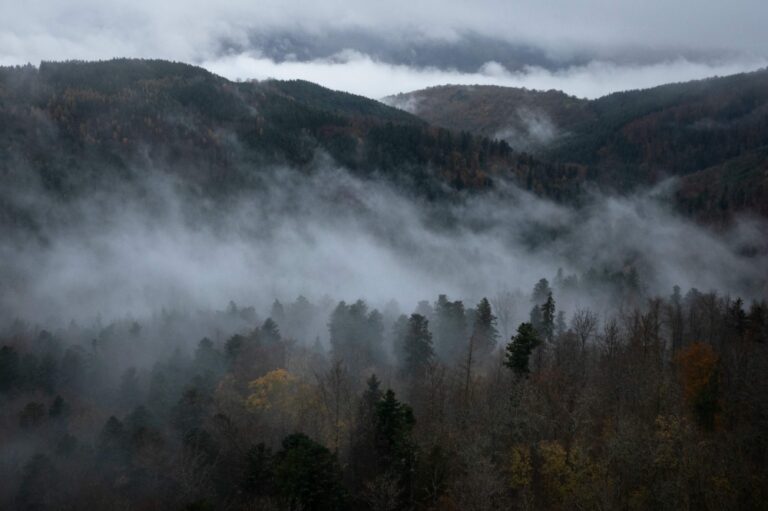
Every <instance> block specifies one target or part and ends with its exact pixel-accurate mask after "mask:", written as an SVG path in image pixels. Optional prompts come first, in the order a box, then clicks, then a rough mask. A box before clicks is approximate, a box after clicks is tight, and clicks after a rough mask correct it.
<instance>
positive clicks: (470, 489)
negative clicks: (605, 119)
mask: <svg viewBox="0 0 768 511" xmlns="http://www.w3.org/2000/svg"><path fill="white" fill-rule="evenodd" d="M755 76H757V77H758V78H759V77H760V76H762V75H759V74H758V75H755ZM753 78H754V76H753V77H751V78H750V77H749V76H746V78H745V77H740V78H738V77H737V78H732V79H731V80H733V83H731V82H728V83H729V84H732V85H733V86H734V87H736V85H739V84H742V85H743V83H747V82H748V83H752V82H751V81H750V80H752V79H753ZM712 83H719V82H711V83H710V82H702V83H701V84H699V86H698V87H700V88H701V90H702V91H703V92H702V94H703V96H701V97H705V96H706V94H707V91H708V90H709V89H710V86H711V85H712ZM734 84H735V85H734ZM670 87H671V88H669V89H659V90H657V91H655V92H652V93H644V92H637V93H627V94H624V95H617V96H611V97H609V98H612V99H606V100H605V101H603V100H600V101H603V102H601V103H600V104H601V105H603V104H604V105H605V108H606V110H607V111H615V110H614V109H613V107H611V105H610V103H611V102H618V103H619V104H620V105H623V106H621V108H619V110H621V109H625V110H626V111H627V112H631V113H632V115H629V114H627V116H623V117H621V119H619V120H617V121H616V124H612V125H611V128H610V129H611V130H612V131H611V133H613V135H611V137H612V138H611V137H609V138H610V140H611V141H612V142H611V144H607V145H606V144H604V143H603V142H604V137H603V135H605V132H604V131H601V129H602V128H600V129H598V128H599V127H600V126H593V125H590V126H591V127H589V128H585V130H586V131H584V132H581V135H578V134H576V133H575V132H574V136H581V137H587V135H589V136H590V137H592V138H591V139H590V140H592V142H594V143H593V144H592V145H589V144H587V143H586V142H584V144H581V143H580V145H579V148H581V149H583V151H585V152H584V154H583V155H582V156H583V158H582V157H581V156H579V157H577V155H576V154H575V153H570V154H571V156H569V157H568V158H563V159H558V158H554V157H552V158H550V157H546V156H544V153H536V156H533V155H531V154H528V153H524V152H520V151H518V150H516V149H515V148H513V147H512V146H511V145H510V144H509V143H507V142H506V141H504V140H501V139H499V138H497V137H492V136H486V135H483V134H482V133H481V134H477V133H475V134H472V133H470V132H469V131H460V130H459V131H456V130H454V131H452V130H450V129H447V128H445V127H437V126H433V125H431V124H428V123H427V122H425V121H424V120H422V119H420V118H418V117H416V116H414V115H411V114H409V113H407V112H404V111H402V110H398V109H396V108H392V107H389V106H386V105H384V104H382V103H379V102H376V101H372V100H369V99H366V98H362V97H359V96H354V95H351V94H347V93H342V92H336V91H331V90H328V89H325V88H323V87H320V86H317V85H314V84H312V83H309V82H304V81H275V80H266V81H261V82H233V81H228V80H226V79H224V78H221V77H218V76H216V75H213V74H211V73H209V72H207V71H205V70H203V69H201V68H198V67H194V66H189V65H186V64H181V63H173V62H167V61H154V60H132V59H119V60H112V61H103V62H79V61H74V62H62V63H56V62H43V63H41V64H40V66H39V67H34V66H22V67H3V68H0V176H2V179H3V186H2V187H0V260H2V264H0V509H19V510H30V511H31V510H35V511H37V510H49V509H50V510H76V509H114V510H123V509H124V510H129V509H130V510H134V509H136V510H161V509H162V510H167V509H172V510H189V511H192V510H197V511H203V510H233V511H234V510H257V509H258V510H261V509H265V510H286V511H299V510H308V511H309V510H317V511H321V510H350V511H351V510H371V511H386V510H391V511H399V510H403V511H405V510H448V511H450V510H457V511H458V510H470V511H471V510H478V511H479V510H490V509H536V510H569V509H590V510H591V509H596V510H600V509H622V510H640V509H670V510H672V509H674V510H677V509H689V510H712V511H714V510H723V509H738V510H741V509H766V508H767V506H768V443H767V437H766V434H765V432H766V431H768V303H766V299H767V298H768V272H767V271H766V268H768V239H767V238H766V237H765V235H764V234H765V232H766V223H765V221H764V219H762V218H760V216H759V215H755V216H753V217H748V216H741V215H740V214H739V213H740V212H743V211H749V212H752V213H760V212H762V210H761V209H760V208H759V207H754V208H753V207H752V206H755V203H754V201H753V202H749V201H752V199H751V198H750V199H749V201H747V202H749V204H747V202H745V203H744V204H742V205H745V206H744V208H742V205H738V204H736V203H734V202H733V201H732V200H731V194H738V193H741V192H739V190H742V189H743V188H742V185H743V184H744V183H746V182H747V181H748V180H750V179H753V178H754V179H757V181H755V182H756V183H758V184H759V179H764V178H760V177H759V176H758V175H757V174H759V172H762V171H760V170H759V169H760V168H761V167H760V165H761V162H762V161H763V158H764V156H765V151H764V147H763V146H761V145H760V144H761V142H760V140H758V138H759V133H762V132H759V131H758V132H755V133H757V134H758V135H755V136H752V135H750V136H747V135H748V134H749V133H751V132H750V131H749V130H748V129H746V128H745V129H743V130H742V129H741V128H740V127H739V126H741V124H742V121H743V123H747V121H749V122H752V121H754V122H755V124H751V125H750V126H753V127H754V126H758V125H760V126H762V124H760V123H761V122H764V121H763V120H761V119H763V118H762V117H761V115H762V113H761V112H762V110H761V109H760V108H762V107H760V106H759V105H758V103H759V101H758V99H756V97H757V96H755V97H752V96H750V95H748V94H746V93H745V92H744V91H743V90H742V89H736V88H734V90H736V91H741V92H737V93H734V94H741V95H743V96H744V97H746V98H747V99H745V100H744V101H745V103H744V105H742V107H740V108H741V109H738V108H736V109H731V110H729V111H731V113H732V114H733V115H732V116H731V117H733V118H736V117H738V118H741V117H745V119H743V120H742V121H739V122H736V124H738V125H739V126H736V127H735V128H734V130H733V131H732V132H731V131H729V133H731V135H732V136H731V137H730V138H728V137H726V138H725V139H722V140H725V141H726V142H724V144H725V145H718V144H719V143H720V142H721V141H722V140H721V139H720V138H716V139H713V138H711V137H710V138H707V137H708V136H709V135H707V136H704V135H702V137H703V138H701V139H698V138H697V139H696V141H697V142H696V144H698V145H696V147H697V148H698V149H696V150H695V151H694V150H693V149H691V150H690V151H688V152H685V151H684V152H683V153H682V154H685V155H687V156H690V157H691V158H692V159H693V160H696V161H697V162H703V163H702V165H704V164H706V165H711V166H710V167H709V168H708V169H707V170H704V171H701V172H702V173H703V174H701V175H704V174H706V175H707V176H709V178H711V179H712V180H713V182H715V181H717V180H719V179H725V178H726V177H727V180H728V183H726V184H728V189H727V190H728V192H727V193H725V192H724V191H723V190H724V189H721V188H719V186H720V185H719V184H717V186H713V187H709V188H708V187H707V186H704V184H703V183H704V182H703V181H701V180H698V179H693V178H692V176H696V175H697V174H699V171H698V170H697V171H694V169H693V168H692V167H691V168H688V167H686V168H684V169H683V168H681V170H680V172H679V173H678V174H679V175H680V181H679V183H678V184H680V183H682V184H683V186H677V187H671V186H663V185H662V186H657V187H649V188H647V189H646V188H642V187H639V188H631V189H629V188H628V189H625V190H623V191H622V193H610V188H611V186H610V179H606V176H610V174H609V173H606V168H607V167H606V168H604V167H603V166H602V163H601V162H600V161H599V160H600V158H601V157H602V156H606V158H608V156H610V155H613V156H615V157H616V158H617V159H619V160H621V161H625V162H628V163H627V165H630V164H631V165H635V164H640V165H641V166H642V163H638V162H640V161H641V160H642V159H643V158H645V156H643V157H641V156H637V159H633V158H632V157H631V154H635V153H634V152H632V151H634V149H632V150H630V149H631V148H630V149H627V148H626V147H625V146H621V143H620V142H616V140H619V139H620V138H621V137H623V136H624V135H627V134H628V133H631V134H632V136H633V137H636V138H637V140H638V141H639V142H638V143H639V144H641V145H642V144H646V145H645V146H644V147H646V148H647V149H648V150H649V151H650V153H653V154H658V155H660V156H659V159H660V160H659V161H661V160H663V159H665V158H667V156H668V154H667V153H666V152H664V151H662V152H658V151H657V150H656V149H654V147H655V142H653V140H656V139H655V138H654V137H655V133H657V128H658V126H657V125H656V124H654V123H653V122H651V121H650V120H649V121H648V124H645V125H644V126H646V127H647V128H648V131H642V130H640V128H637V129H638V130H640V131H636V130H629V128H627V129H624V128H622V126H624V127H626V126H629V125H630V124H631V125H632V126H636V127H637V126H639V124H634V121H632V122H630V124H626V123H627V122H629V121H628V119H629V118H630V117H631V118H632V119H635V118H636V116H635V113H637V112H640V111H642V112H640V113H641V114H643V115H651V114H650V110H654V109H655V107H653V106H650V107H649V106H648V104H647V103H646V102H645V99H643V98H646V97H647V96H646V94H651V95H661V96H665V95H667V94H669V98H668V101H667V100H665V101H667V103H669V105H667V106H668V107H669V108H672V109H673V110H674V109H675V108H678V107H674V106H670V105H672V104H677V103H675V101H677V100H679V99H680V97H682V96H679V95H676V93H675V94H672V92H674V91H678V90H682V91H687V90H688V88H690V87H694V88H695V87H696V86H691V85H687V86H686V85H685V84H683V85H675V86H670ZM665 91H666V92H665ZM670 91H671V92H670ZM686 94H687V92H686ZM755 94H757V92H755ZM683 96H685V94H683ZM563 97H564V96H563V95H561V94H559V93H551V94H550V93H548V94H547V101H550V100H551V101H552V102H553V104H555V103H558V102H559V101H560V100H561V99H562V98H563ZM685 97H688V96H685ZM697 97H698V96H697ZM749 98H752V99H749ZM748 100H749V101H748ZM753 100H754V101H753ZM568 101H569V103H568V104H569V105H570V104H571V103H570V101H571V100H570V99H569V100H568ZM702 101H704V100H702ZM651 103H653V104H654V105H655V104H656V103H654V102H653V101H652V102H651ZM577 104H580V103H579V102H578V101H576V100H573V105H577ZM681 104H685V105H688V104H689V103H685V102H683V103H681ZM729 104H730V103H729ZM627 105H630V106H631V108H630V106H627ZM632 105H634V106H632ZM678 106H679V105H678ZM721 106H722V105H720V104H719V103H717V104H713V105H712V108H713V109H715V110H717V109H719V108H720V107H721ZM731 106H732V105H731ZM568 108H570V107H568ZM574 108H577V107H576V106H574ZM578 108H581V107H578ZM590 108H592V107H590ZM617 108H618V107H617ZM679 108H680V109H682V110H680V112H678V113H680V115H683V114H685V112H688V114H690V115H693V113H691V112H694V113H695V111H698V110H697V108H698V107H691V106H686V107H682V106H679ZM729 108H730V107H729ZM734 108H735V107H734ZM749 109H752V111H753V112H754V114H753V115H752V116H751V117H750V116H749V115H747V114H746V111H747V110H749ZM622 111H623V110H622ZM654 111H655V110H654ZM675 111H676V112H677V110H675ZM643 112H644V113H643ZM670 112H671V110H667V109H666V107H665V109H664V110H660V111H658V112H657V116H656V117H653V119H656V120H657V121H658V123H660V124H661V125H666V123H670V122H673V121H672V120H670V119H671V117H670V116H672V117H674V116H673V115H672V113H670ZM688 114H686V115H688ZM601 115H602V114H601ZM606 115H607V114H606ZM638 115H639V114H638ZM729 115H731V114H729ZM575 117H579V115H575ZM731 117H729V119H730V118H731ZM746 117H749V119H746ZM590 119H591V120H590ZM686 119H688V117H686ZM582 121H584V122H586V123H588V122H592V121H594V119H593V118H592V117H590V118H589V119H587V120H585V119H581V120H580V121H579V122H582ZM654 122H655V121H654ZM675 122H677V121H675ZM680 122H682V121H680ZM686 122H687V121H686ZM734 122H735V121H734ZM574 123H576V121H575V120H574ZM744 125H745V126H746V124H744ZM573 126H576V124H573ZM606 126H607V125H606ZM603 127H604V126H603ZM651 128H653V129H651ZM606 129H607V128H606ZM683 131H684V133H683V135H680V137H682V138H680V139H674V137H672V138H669V140H670V141H671V142H670V143H672V141H674V144H676V145H675V147H678V148H679V147H683V146H685V147H689V148H690V147H693V146H691V145H690V144H691V143H692V142H691V139H690V138H689V137H688V135H686V133H688V131H687V130H683ZM601 137H602V138H601ZM750 137H752V138H750ZM587 138H589V137H587ZM584 140H586V138H584ZM649 141H650V142H649ZM614 142H615V144H614ZM716 142H717V143H716ZM563 143H564V144H565V142H563ZM740 144H741V145H740ZM731 145H733V147H735V146H737V145H740V147H742V149H743V151H741V152H739V153H738V154H732V153H731V152H729V151H730V149H728V150H727V151H726V148H725V146H729V147H730V146H731ZM614 146H615V147H618V146H621V147H624V149H626V150H627V151H629V152H627V153H626V154H624V153H623V152H621V150H619V149H615V147H614ZM559 147H560V149H561V150H563V151H566V149H567V147H566V145H563V146H559ZM612 148H614V149H615V150H614V149H612ZM552 151H554V149H552ZM670 151H672V153H670V154H677V152H676V150H674V151H673V150H672V149H670ZM722 151H725V153H723V152H722ZM630 153H631V154H630ZM650 153H648V154H650ZM715 153H717V154H715ZM721 153H722V154H721ZM726 153H727V154H726ZM549 154H554V152H553V153H549ZM665 155H667V156H665ZM697 155H698V156H697ZM708 155H710V156H711V155H715V156H717V157H714V156H713V157H712V158H709V156H708ZM718 155H719V156H718ZM646 156H647V155H646ZM720 156H723V158H725V157H726V156H727V158H728V159H727V160H725V161H722V158H720ZM699 157H700V158H699ZM566 161H567V162H569V163H564V162H566ZM606 161H608V160H606ZM665 161H668V158H667V160H665ZM571 162H572V163H571ZM681 165H682V163H681ZM611 168H613V169H614V170H616V171H617V172H619V173H621V172H623V171H624V170H626V169H625V168H620V167H611ZM633 168H634V167H633ZM756 169H758V170H756ZM744 176H746V177H744ZM756 176H757V177H756ZM758 178H759V179H758ZM687 179H691V181H690V182H687V181H686V180H687ZM745 179H746V180H747V181H745ZM637 181H638V182H639V181H642V179H638V180H637ZM749 182H750V183H751V182H752V181H749ZM614 184H615V182H614ZM645 184H648V185H649V186H650V184H651V183H645ZM604 185H605V186H604ZM761 190H762V189H761V188H760V187H759V186H757V185H755V186H753V187H751V188H750V189H749V193H750V194H754V195H744V197H745V200H747V198H748V197H752V198H754V197H757V196H759V195H760V194H762V193H763V192H762V191H761ZM744 193H745V194H746V193H747V192H744ZM675 199H677V202H675ZM686 201H687V202H686ZM681 204H688V206H687V208H688V209H687V210H686V212H688V213H689V214H690V215H691V216H693V218H695V219H696V221H693V220H691V218H690V217H686V216H684V215H680V214H679V208H680V206H681ZM739 204H741V203H739ZM737 206H738V207H737ZM747 206H748V207H747ZM675 207H677V208H678V210H676V209H675ZM712 208H715V209H716V211H719V212H720V213H721V214H717V215H714V214H712V215H710V212H711V210H712ZM683 209H686V208H683ZM725 219H727V222H723V220H725ZM698 221H703V222H700V223H697V222H698ZM710 221H714V222H715V223H717V229H711V228H710V227H711V224H710V223H707V222H710ZM721 222H722V223H721ZM702 223H704V225H702Z"/></svg>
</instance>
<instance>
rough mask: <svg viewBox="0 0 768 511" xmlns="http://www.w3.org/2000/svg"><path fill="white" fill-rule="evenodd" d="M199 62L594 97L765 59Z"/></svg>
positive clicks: (355, 86)
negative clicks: (466, 67) (423, 64)
mask: <svg viewBox="0 0 768 511" xmlns="http://www.w3.org/2000/svg"><path fill="white" fill-rule="evenodd" d="M202 66H203V67H205V68H207V69H209V70H211V71H212V72H214V73H217V74H220V75H222V76H225V77H227V78H229V79H232V80H237V79H241V80H247V79H258V80H262V79H266V78H277V79H283V80H286V79H303V80H309V81H311V82H315V83H319V84H320V85H323V86H325V87H329V88H331V89H337V90H344V91H348V92H352V93H355V94H360V95H362V96H368V97H371V98H382V97H384V96H388V95H391V94H396V93H398V92H406V91H412V90H417V89H423V88H425V87H431V86H434V85H443V84H447V83H450V84H458V85H503V86H508V87H526V88H529V89H540V90H549V89H558V90H562V91H564V92H566V93H568V94H571V95H574V96H578V97H585V98H596V97H600V96H603V95H605V94H609V93H611V92H616V91H621V90H629V89H638V88H646V87H653V86H655V85H660V84H663V83H670V82H681V81H688V80H695V79H700V78H706V77H710V76H716V75H719V76H723V75H729V74H733V73H739V72H743V71H751V70H755V69H760V68H762V67H766V66H768V59H765V58H751V59H738V60H735V61H729V62H721V63H714V64H707V63H697V62H690V61H688V60H685V59H675V60H669V61H664V62H659V63H656V64H649V65H638V66H632V65H617V64H613V63H609V62H600V61H594V62H591V63H589V64H587V65H583V66H573V67H569V68H566V69H563V70H560V71H549V70H547V69H543V68H540V67H530V66H529V67H526V68H525V69H524V70H522V71H519V72H512V71H509V70H507V69H505V68H504V67H503V66H501V65H500V64H498V63H495V62H489V63H487V64H486V65H485V66H483V67H482V68H480V69H479V70H478V71H477V72H475V73H460V72H458V71H455V70H444V69H437V68H423V69H419V68H413V67H409V66H404V65H393V64H387V63H383V62H377V61H375V60H373V59H371V58H370V57H368V56H367V55H363V54H360V53H357V52H354V51H348V52H345V53H343V54H339V55H337V56H336V57H335V58H333V59H324V60H315V61H311V62H281V63H278V62H274V61H272V60H270V59H267V58H263V57H260V56H258V55H252V54H238V55H232V56H228V57H224V58H220V59H214V60H208V61H205V62H203V63H202Z"/></svg>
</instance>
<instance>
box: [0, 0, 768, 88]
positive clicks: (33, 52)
mask: <svg viewBox="0 0 768 511" xmlns="http://www.w3.org/2000/svg"><path fill="white" fill-rule="evenodd" d="M767 17H768V6H766V4H765V2H761V1H756V0H740V1H735V2H730V3H729V4H728V5H727V6H723V5H721V4H720V3H719V2H714V1H708V2H694V1H692V0H686V1H680V2H673V3H669V2H661V1H660V0H653V1H649V2H631V3H630V2H608V1H596V0H580V1H578V2H565V1H558V2H536V1H533V0H525V1H517V2H507V1H498V0H494V1H491V0H484V1H478V2H463V1H461V2H459V1H453V2H437V1H433V0H427V1H424V2H406V1H401V0H394V1H390V2H372V1H363V2H349V1H341V0H335V1H329V2H314V3H307V2H298V1H294V0H289V1H285V0H282V1H276V0H263V1H259V2H252V1H245V0H234V1H225V2H218V3H215V4H214V3H213V2H203V1H199V0H196V1H187V2H176V1H173V0H171V1H169V2H160V3H158V2H149V1H148V0H135V1H132V2H126V1H113V2H96V1H94V0H73V1H71V2H56V1H53V0H32V1H30V2H24V3H18V2H4V3H3V6H2V7H0V64H21V63H25V62H28V61H31V62H33V63H36V62H38V61H39V60H45V59H48V60H57V59H68V58H78V59H98V58H111V57H116V56H134V57H155V58H169V59H176V60H182V61H186V62H192V63H204V64H205V65H206V67H209V68H211V69H212V70H214V71H218V72H221V73H223V74H224V75H225V76H227V77H230V78H265V77H267V76H281V77H284V76H288V75H290V76H291V77H301V78H306V79H310V80H314V81H319V82H321V83H323V84H325V85H328V86H331V87H334V88H339V89H346V90H352V91H354V92H358V93H362V94H365V95H368V96H371V97H380V96H383V95H386V94H391V93H394V92H401V91H404V90H410V89H412V88H417V87H421V86H425V85H435V84H438V83H445V82H448V81H452V82H459V83H474V82H476V83H500V84H507V85H524V86H530V87H536V88H546V87H549V86H558V87H560V88H564V89H566V90H568V91H569V92H572V93H574V94H577V95H581V96H590V97H593V96H595V95H599V94H603V93H605V92H607V91H612V90H619V89H623V88H634V87H641V86H648V85H654V84H656V83H662V82H666V81H672V80H677V79H692V78H700V77H703V76H707V75H710V74H722V73H724V72H735V71H740V70H745V69H754V68H756V67H760V66H765V65H766V60H765V59H766V57H768V38H766V37H765V35H764V29H763V26H762V21H763V20H764V19H766V18H767ZM349 51H352V52H353V53H352V56H351V57H350V54H349ZM355 52H356V53H355ZM366 59H367V61H369V62H370V64H369V65H368V68H370V69H372V70H373V71H374V73H373V76H374V78H375V81H374V80H373V79H370V80H367V79H366V77H365V75H360V74H358V73H359V72H360V71H365V69H366V68H365V67H364V66H363V67H362V68H361V62H363V63H365V61H366ZM494 63H495V64H494ZM301 64H303V67H302V66H301ZM486 64H487V65H486ZM388 73H394V74H395V76H396V77H398V78H399V79H398V80H396V81H395V82H394V83H393V86H392V87H390V88H389V89H386V90H383V89H384V88H383V87H381V86H380V84H381V79H380V77H381V76H382V75H384V76H386V75H387V74H388ZM345 74H346V75H347V76H344V75H345ZM351 76H354V77H355V78H356V79H358V80H360V81H361V83H360V84H357V85H355V84H350V82H351V81H353V78H351ZM571 79H573V80H575V81H577V82H578V80H581V81H580V82H579V83H578V84H577V85H575V86H569V85H568V83H567V82H568V81H569V80H571ZM385 81H386V80H385ZM586 82H589V83H586ZM377 84H379V85H377ZM395 86H397V87H399V89H394V87H395Z"/></svg>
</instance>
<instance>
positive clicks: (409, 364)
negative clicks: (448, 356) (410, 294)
mask: <svg viewBox="0 0 768 511" xmlns="http://www.w3.org/2000/svg"><path fill="white" fill-rule="evenodd" d="M402 349H403V355H404V358H403V361H402V364H403V365H402V366H401V368H400V369H401V370H402V372H403V374H405V375H407V376H408V377H411V378H419V377H421V376H424V374H425V373H426V371H427V370H428V369H429V365H430V364H431V362H432V359H433V357H434V356H435V352H434V350H433V349H432V333H431V332H430V331H429V321H427V318H425V317H424V316H422V315H421V314H411V317H410V318H409V319H408V328H407V329H406V331H405V337H404V338H403V348H402Z"/></svg>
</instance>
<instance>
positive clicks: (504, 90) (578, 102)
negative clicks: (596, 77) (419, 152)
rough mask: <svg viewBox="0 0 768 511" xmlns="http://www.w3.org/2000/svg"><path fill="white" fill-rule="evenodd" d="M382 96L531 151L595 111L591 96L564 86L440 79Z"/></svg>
mask: <svg viewBox="0 0 768 511" xmlns="http://www.w3.org/2000/svg"><path fill="white" fill-rule="evenodd" d="M384 102H385V103H387V104H389V105H392V106H394V107H397V108H400V109H403V110H405V111H407V112H410V113H413V114H415V115H418V116H419V117H421V118H422V119H424V120H426V121H427V122H429V123H431V124H434V125H436V126H442V127H445V128H448V129H451V130H454V131H469V132H471V133H475V134H478V135H482V136H486V137H491V138H500V139H503V140H505V141H507V142H508V143H509V144H510V145H511V146H512V147H513V148H514V149H517V150H523V151H529V152H537V151H539V150H541V149H543V148H545V147H547V146H548V145H549V144H551V143H552V142H553V141H555V140H556V139H557V138H559V137H561V136H562V135H563V134H564V133H566V132H567V130H568V128H569V127H571V126H573V125H578V124H581V123H585V122H587V121H590V120H593V119H594V118H595V116H596V115H595V113H594V112H593V111H592V109H591V108H590V102H589V101H587V100H584V99H579V98H576V97H573V96H568V95H567V94H565V93H564V92H560V91H556V90H550V91H545V92H543V91H535V90H530V89H522V88H514V87H499V86H495V85H442V86H438V87H430V88H428V89H423V90H419V91H415V92H410V93H403V94H397V95H395V96H389V97H387V98H384Z"/></svg>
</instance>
